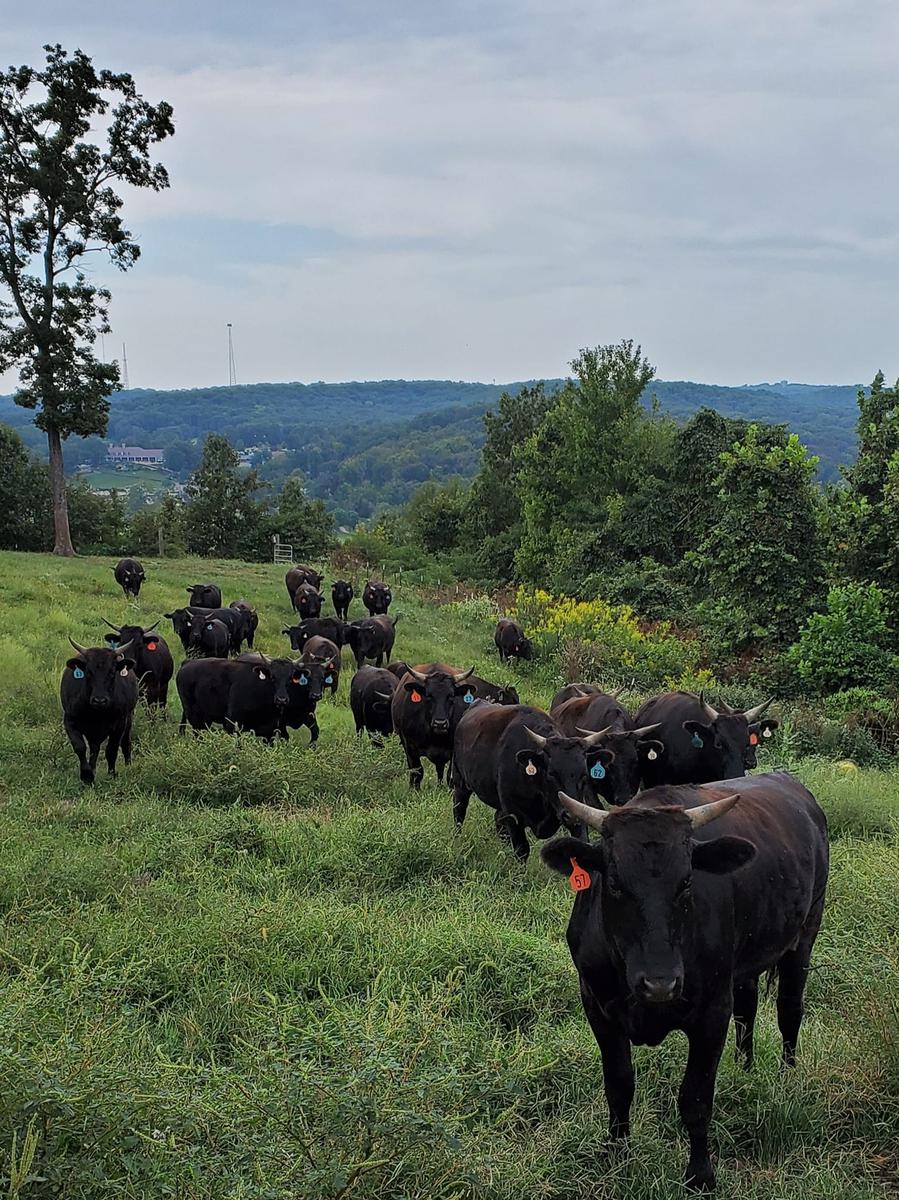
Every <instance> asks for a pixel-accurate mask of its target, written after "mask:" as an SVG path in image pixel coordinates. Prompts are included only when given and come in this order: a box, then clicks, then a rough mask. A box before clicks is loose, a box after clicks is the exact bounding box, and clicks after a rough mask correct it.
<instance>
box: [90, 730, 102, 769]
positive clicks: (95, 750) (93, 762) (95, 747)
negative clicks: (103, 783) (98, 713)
mask: <svg viewBox="0 0 899 1200" xmlns="http://www.w3.org/2000/svg"><path fill="white" fill-rule="evenodd" d="M103 742H104V739H103V738H100V739H99V741H96V742H94V741H91V739H90V738H88V745H89V746H90V751H91V756H90V759H89V761H88V765H89V766H90V771H91V778H93V776H94V775H95V774H96V771H97V759H98V758H99V757H100V747H101V746H102V745H103Z"/></svg>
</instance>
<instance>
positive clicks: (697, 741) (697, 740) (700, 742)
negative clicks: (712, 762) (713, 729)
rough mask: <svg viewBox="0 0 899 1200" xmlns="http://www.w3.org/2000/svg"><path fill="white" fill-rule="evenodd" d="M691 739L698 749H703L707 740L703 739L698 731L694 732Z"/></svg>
mask: <svg viewBox="0 0 899 1200" xmlns="http://www.w3.org/2000/svg"><path fill="white" fill-rule="evenodd" d="M690 741H691V742H692V743H693V745H694V746H695V747H696V749H697V750H701V749H702V748H703V746H704V745H705V742H704V741H703V740H702V738H701V737H700V736H699V734H698V733H694V734H693V736H692V737H691V738H690Z"/></svg>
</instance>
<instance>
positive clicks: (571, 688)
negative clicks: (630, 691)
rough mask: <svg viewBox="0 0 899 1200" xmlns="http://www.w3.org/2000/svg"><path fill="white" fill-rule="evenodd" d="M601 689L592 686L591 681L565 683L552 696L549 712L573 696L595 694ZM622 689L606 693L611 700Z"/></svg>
mask: <svg viewBox="0 0 899 1200" xmlns="http://www.w3.org/2000/svg"><path fill="white" fill-rule="evenodd" d="M601 691H602V688H598V687H594V686H593V684H592V683H567V684H566V685H565V687H563V688H559V690H558V691H557V692H556V694H555V696H553V700H552V704H550V706H549V711H550V714H552V713H554V712H555V711H556V709H557V708H558V707H559V705H560V704H564V703H565V701H566V700H573V699H574V697H575V696H596V695H598V693H599V692H601ZM623 691H624V688H619V689H618V691H616V692H610V693H608V694H609V695H610V696H611V697H612V699H613V700H617V699H618V697H619V696H620V695H621V693H622V692H623Z"/></svg>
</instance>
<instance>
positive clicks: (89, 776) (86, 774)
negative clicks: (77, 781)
mask: <svg viewBox="0 0 899 1200" xmlns="http://www.w3.org/2000/svg"><path fill="white" fill-rule="evenodd" d="M81 782H82V783H83V784H84V785H85V786H88V785H89V784H92V783H93V782H94V773H93V771H91V770H88V769H85V770H83V771H82V772H81Z"/></svg>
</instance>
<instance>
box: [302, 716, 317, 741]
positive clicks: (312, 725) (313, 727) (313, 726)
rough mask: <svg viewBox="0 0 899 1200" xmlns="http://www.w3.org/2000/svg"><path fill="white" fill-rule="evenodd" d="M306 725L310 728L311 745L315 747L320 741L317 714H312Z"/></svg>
mask: <svg viewBox="0 0 899 1200" xmlns="http://www.w3.org/2000/svg"><path fill="white" fill-rule="evenodd" d="M304 724H305V725H307V726H308V727H309V745H310V746H314V745H315V743H316V742H317V741H318V721H316V719H315V713H310V714H309V716H308V717H307V718H306V720H305V722H304Z"/></svg>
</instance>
